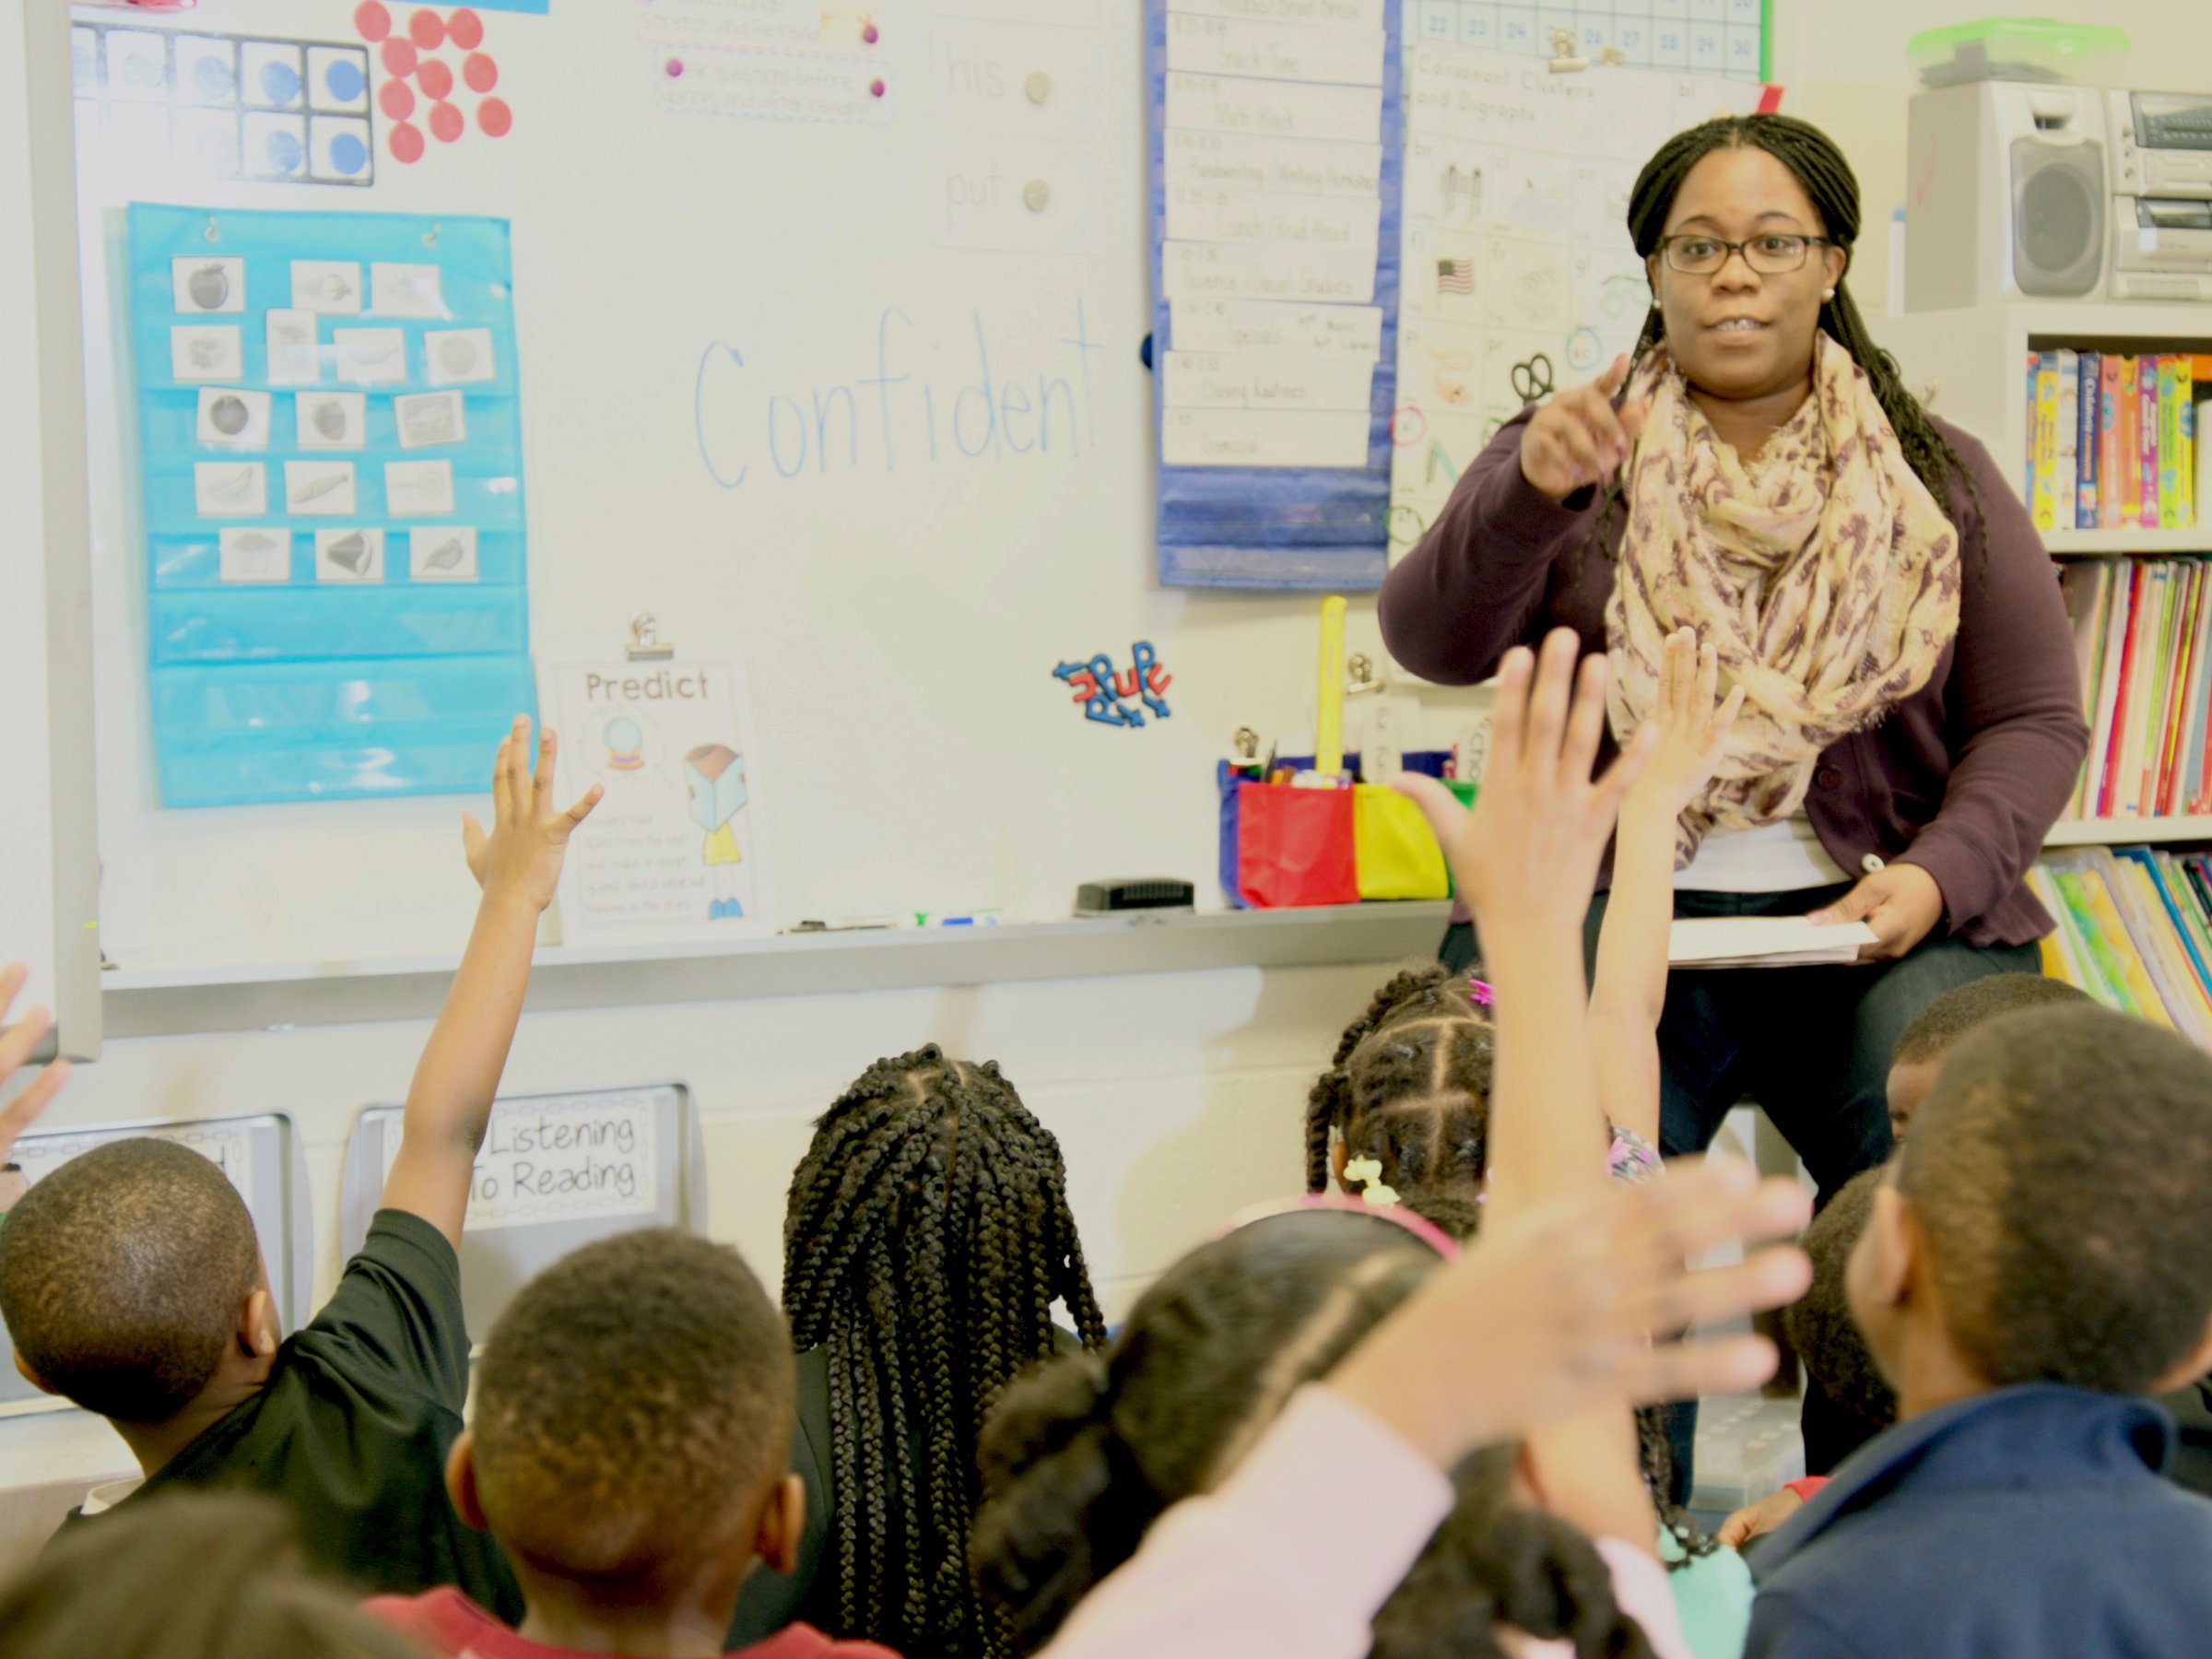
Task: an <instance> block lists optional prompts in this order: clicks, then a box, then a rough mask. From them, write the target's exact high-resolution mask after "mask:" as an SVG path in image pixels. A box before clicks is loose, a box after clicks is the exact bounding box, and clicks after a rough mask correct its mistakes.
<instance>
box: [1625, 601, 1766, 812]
mask: <svg viewBox="0 0 2212 1659" xmlns="http://www.w3.org/2000/svg"><path fill="white" fill-rule="evenodd" d="M1720 675H1721V665H1720V658H1719V655H1718V653H1715V652H1714V650H1713V648H1712V646H1711V645H1704V646H1700V644H1699V643H1698V636H1697V633H1696V631H1695V630H1694V629H1688V628H1678V629H1676V630H1675V631H1674V632H1673V633H1671V634H1669V635H1668V636H1667V640H1666V650H1665V655H1663V656H1662V657H1661V658H1660V661H1659V695H1658V698H1657V700H1655V701H1654V702H1653V704H1652V712H1651V713H1650V715H1649V716H1648V717H1647V718H1646V719H1645V721H1644V723H1643V729H1644V730H1645V731H1653V732H1656V734H1657V735H1656V737H1655V738H1653V740H1652V741H1653V749H1652V758H1651V759H1649V760H1648V761H1646V762H1645V763H1644V768H1643V771H1642V772H1641V774H1639V776H1638V777H1637V779H1636V783H1635V787H1634V788H1633V789H1632V790H1630V805H1631V806H1635V807H1638V808H1642V807H1647V806H1648V807H1649V808H1650V809H1651V810H1652V811H1653V812H1656V813H1659V814H1661V815H1663V816H1665V818H1670V819H1671V818H1679V817H1680V816H1681V815H1682V809H1683V808H1684V807H1685V806H1688V805H1689V804H1690V802H1691V801H1692V800H1694V799H1696V797H1697V794H1698V791H1699V790H1700V789H1702V788H1704V787H1705V784H1706V782H1707V780H1709V779H1710V778H1711V777H1712V773H1713V769H1714V768H1715V767H1717V766H1718V765H1720V763H1721V751H1722V749H1723V748H1724V747H1726V745H1727V741H1728V733H1729V731H1730V730H1731V729H1732V728H1733V727H1734V726H1735V717H1736V714H1737V713H1738V712H1740V711H1741V710H1742V708H1743V706H1744V688H1742V687H1741V686H1737V687H1736V688H1735V689H1733V690H1731V691H1730V692H1729V693H1728V696H1727V698H1726V700H1724V701H1723V702H1722V703H1721V704H1720V706H1719V707H1717V708H1716V707H1714V706H1713V699H1714V696H1715V694H1716V693H1717V692H1718V691H1719V689H1720ZM1639 735H1641V733H1640V734H1639Z"/></svg>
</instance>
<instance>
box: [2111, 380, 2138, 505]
mask: <svg viewBox="0 0 2212 1659" xmlns="http://www.w3.org/2000/svg"><path fill="white" fill-rule="evenodd" d="M2142 376H2143V365H2142V360H2141V359H2138V358H2132V357H2126V358H2122V359H2120V458H2119V463H2118V467H2119V470H2118V473H2117V475H2116V476H2117V477H2118V478H2119V480H2120V526H2122V527H2124V528H2126V529H2130V530H2133V529H2134V528H2135V527H2136V525H2137V524H2140V523H2141V522H2142V518H2143V411H2142Z"/></svg>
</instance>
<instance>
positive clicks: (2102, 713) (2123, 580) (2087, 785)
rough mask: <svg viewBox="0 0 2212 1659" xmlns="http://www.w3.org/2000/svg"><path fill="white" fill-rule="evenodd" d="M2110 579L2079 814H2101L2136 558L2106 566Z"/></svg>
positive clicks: (2086, 816) (2101, 815)
mask: <svg viewBox="0 0 2212 1659" xmlns="http://www.w3.org/2000/svg"><path fill="white" fill-rule="evenodd" d="M2110 568H2111V569H2112V581H2111V582H2110V584H2109V588H2108V592H2107V594H2106V596H2105V602H2104V604H2105V611H2104V649H2103V651H2102V653H2101V654H2100V660H2099V663H2098V666H2097V712H2096V713H2095V715H2094V716H2092V717H2091V719H2090V722H2089V744H2090V747H2089V759H2088V766H2087V767H2086V768H2085V769H2084V773H2083V781H2082V805H2081V816H2082V817H2084V818H2102V817H2103V816H2104V777H2105V771H2106V769H2107V768H2108V767H2109V766H2110V765H2111V764H2112V722H2113V720H2114V719H2115V718H2116V717H2117V711H2118V708H2119V700H2120V668H2121V660H2122V658H2123V656H2124V654H2125V649H2126V644H2127V621H2128V613H2129V609H2130V607H2131V606H2132V605H2133V603H2134V599H2133V594H2132V592H2131V589H2132V587H2133V583H2134V577H2135V569H2136V561H2135V560H2134V559H2127V560H2124V561H2123V562H2121V563H2119V564H2117V565H2114V566H2112V567H2110Z"/></svg>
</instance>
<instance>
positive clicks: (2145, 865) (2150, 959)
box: [2028, 847, 2212, 1047]
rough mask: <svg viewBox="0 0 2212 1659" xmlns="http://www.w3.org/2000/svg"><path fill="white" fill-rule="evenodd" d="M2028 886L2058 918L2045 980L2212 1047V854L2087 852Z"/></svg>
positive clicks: (2041, 872)
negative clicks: (2066, 985) (2058, 981)
mask: <svg viewBox="0 0 2212 1659" xmlns="http://www.w3.org/2000/svg"><path fill="white" fill-rule="evenodd" d="M2028 882H2029V886H2030V888H2033V890H2034V892H2035V895H2036V897H2037V898H2039V899H2041V900H2042V901H2043V905H2044V908H2045V909H2047V910H2049V911H2050V912H2051V913H2052V914H2053V916H2055V917H2056V918H2057V919H2058V927H2057V929H2056V931H2055V932H2053V934H2052V935H2050V937H2048V938H2046V939H2045V940H2044V941H2043V944H2042V950H2043V971H2044V972H2045V973H2047V974H2049V975H2051V976H2052V977H2053V978H2054V979H2063V980H2065V981H2066V982H2068V983H2070V984H2074V985H2078V986H2079V987H2081V989H2082V990H2084V991H2087V992H2088V994H2090V995H2091V996H2093V997H2095V998H2096V999H2097V1000H2098V1001H2099V1002H2100V1003H2103V1004H2104V1005H2105V1006H2108V1007H2112V1008H2117V1009H2119V1010H2120V1011H2121V1012H2122V1013H2124V1014H2133V1015H2136V1016H2138V1017H2139V1018H2144V1019H2147V1020H2150V1021H2152V1022H2154V1023H2156V1024H2158V1025H2162V1026H2165V1027H2168V1028H2169V1029H2170V1030H2176V1031H2179V1032H2181V1033H2182V1034H2183V1036H2185V1037H2187V1038H2189V1039H2190V1040H2191V1041H2195V1042H2198V1043H2201V1044H2204V1045H2205V1046H2206V1047H2212V853H2206V852H2168V851H2166V850H2164V849H2162V848H2158V847H2114V848H2105V847H2085V848H2081V849H2079V850H2077V851H2072V852H2066V853H2046V854H2045V855H2044V857H2043V858H2042V860H2041V862H2040V863H2039V864H2037V865H2035V866H2034V868H2032V869H2031V870H2030V871H2029V873H2028Z"/></svg>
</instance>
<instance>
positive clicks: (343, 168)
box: [330, 133, 369, 178]
mask: <svg viewBox="0 0 2212 1659" xmlns="http://www.w3.org/2000/svg"><path fill="white" fill-rule="evenodd" d="M330 164H331V165H332V166H333V167H335V168H336V169H337V170H338V171H340V172H342V173H344V174H345V175H346V176H347V178H351V177H352V176H353V175H354V174H355V173H358V172H359V171H361V169H363V168H364V167H366V166H368V165H369V147H368V146H367V145H366V144H363V143H362V142H361V141H360V140H359V138H357V137H355V136H354V135H352V134H351V133H340V134H339V135H337V136H336V137H335V138H333V139H332V140H331V141H330Z"/></svg>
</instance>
